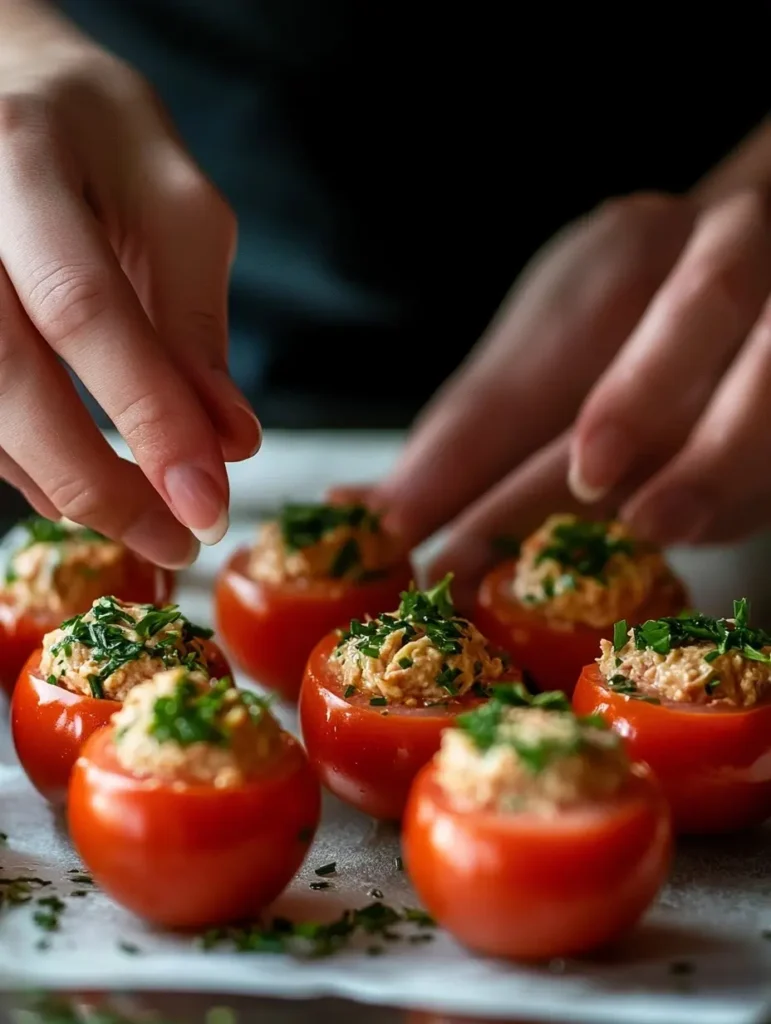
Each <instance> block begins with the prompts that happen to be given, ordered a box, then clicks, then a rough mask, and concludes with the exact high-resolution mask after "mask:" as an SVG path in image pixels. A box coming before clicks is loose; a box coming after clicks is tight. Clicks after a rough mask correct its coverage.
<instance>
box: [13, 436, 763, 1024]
mask: <svg viewBox="0 0 771 1024" xmlns="http://www.w3.org/2000/svg"><path fill="white" fill-rule="evenodd" d="M398 440H399V439H398V437H386V438H384V439H383V438H380V437H377V436H372V435H369V436H366V435H365V436H356V437H353V438H351V437H346V436H345V435H342V436H341V435H337V436H336V437H335V436H333V437H329V436H327V437H322V438H316V437H312V436H311V437H308V436H307V435H306V437H305V438H304V439H302V438H301V439H297V438H293V437H287V436H285V435H277V436H276V437H275V438H271V437H270V436H269V437H268V439H267V440H266V444H265V451H264V453H263V454H262V455H261V456H259V457H258V459H257V460H255V462H254V463H252V464H250V465H247V466H241V467H238V468H237V471H236V472H235V473H234V481H233V482H234V507H235V508H236V509H237V511H238V514H239V516H240V517H241V518H242V520H246V519H250V518H253V517H254V516H257V515H259V514H260V512H261V511H264V510H266V509H267V510H269V509H271V508H273V507H275V505H276V504H277V503H278V502H280V501H281V500H283V499H284V498H286V497H290V496H294V497H299V498H313V497H316V496H318V495H319V494H320V493H321V491H322V490H323V488H324V487H325V486H326V485H327V484H328V483H331V482H337V481H340V480H344V481H353V480H360V481H363V480H371V479H375V478H377V477H378V476H380V475H381V474H382V472H384V470H385V469H386V468H387V466H388V464H389V462H390V461H391V459H392V458H393V455H394V452H395V450H396V444H397V443H398ZM260 460H262V462H260ZM251 531H252V526H251V524H249V525H247V523H246V522H244V521H242V522H236V524H235V526H234V528H233V530H232V531H231V534H230V535H229V536H228V538H227V540H226V541H225V542H223V544H222V545H220V546H218V547H217V548H215V549H211V550H208V551H205V552H204V554H203V555H202V557H201V560H200V561H199V563H198V564H197V565H196V566H195V567H194V569H193V570H192V571H191V572H190V573H189V574H188V575H187V577H186V579H185V581H184V587H183V589H182V591H181V593H180V603H181V604H182V606H183V609H184V610H185V612H186V613H187V614H188V615H190V616H191V617H192V618H194V619H196V620H198V621H202V622H205V623H208V622H210V621H211V606H210V597H209V594H210V588H211V581H212V577H213V573H214V572H215V571H216V567H217V566H218V564H219V563H220V562H221V560H222V559H223V558H224V557H226V555H227V553H228V551H229V550H230V549H231V548H232V547H234V546H235V545H237V544H238V543H240V542H242V541H243V540H244V539H246V538H247V537H248V536H250V534H251ZM767 564H768V559H767V546H766V544H765V542H758V543H757V544H756V545H754V546H751V547H748V548H745V549H740V550H737V551H734V552H708V553H705V554H703V555H699V556H698V557H694V556H693V554H691V555H688V556H684V557H683V558H682V561H681V567H682V568H683V569H684V571H685V572H686V574H687V575H688V576H689V580H690V581H691V582H692V584H693V585H694V588H695V590H696V592H697V596H698V595H699V594H707V595H710V600H711V601H712V602H715V603H719V604H720V608H716V610H722V607H723V602H724V600H727V595H726V593H725V591H726V590H728V594H730V595H731V596H737V595H738V592H739V590H741V584H742V583H743V582H745V581H750V582H751V579H754V580H755V581H756V582H757V581H758V580H759V579H760V577H761V575H762V574H761V573H760V568H759V567H761V566H767ZM750 570H752V572H750ZM753 573H754V575H753ZM737 586H738V588H739V590H737V589H736V588H737ZM728 588H730V589H728ZM759 593H760V598H761V599H762V597H763V594H762V592H761V591H759ZM241 681H242V682H247V681H246V680H241ZM279 712H280V716H281V717H282V719H283V720H284V723H285V725H286V726H287V727H288V728H291V729H293V730H296V720H295V716H294V713H293V711H292V709H290V708H286V707H280V708H279ZM0 831H2V832H5V833H7V834H8V841H7V844H6V845H4V846H0V874H1V875H4V876H5V877H6V878H8V877H13V876H17V875H34V876H39V877H41V878H43V879H46V880H48V881H50V882H51V885H50V886H48V887H46V888H45V890H44V891H43V892H42V893H41V894H42V895H59V896H61V897H62V898H63V899H64V900H65V902H66V904H67V909H66V910H65V911H64V912H63V914H62V916H61V927H60V930H59V931H57V932H54V933H51V934H50V935H45V936H43V934H42V933H41V931H40V929H39V928H37V927H36V926H35V924H34V923H33V914H34V911H35V909H36V908H35V906H34V904H31V905H25V906H20V907H11V908H7V909H3V910H0V985H2V986H3V987H6V988H7V987H14V988H18V987H22V988H28V987H29V988H36V989H37V988H51V989H73V990H81V991H82V990H97V989H106V990H111V991H132V990H169V991H185V990H188V991H191V992H212V993H214V992H216V993H232V994H234V995H241V994H259V995H266V996H282V997H290V998H291V997H296V998H309V997H312V996H324V995H338V996H344V997H348V998H353V999H357V1000H360V1001H362V1002H365V1003H366V1002H372V1003H378V1004H379V1003H383V1004H389V1005H400V1006H409V1007H419V1008H424V1009H435V1010H437V1011H441V1012H444V1013H454V1014H459V1015H467V1016H474V1017H489V1018H499V1019H506V1018H512V1017H516V1018H518V1019H522V1018H524V1019H529V1020H560V1021H574V1020H575V1021H587V1022H593V1021H597V1022H599V1021H624V1022H628V1024H637V1022H639V1024H647V1022H649V1021H651V1022H652V1021H657V1022H659V1021H660V1022H670V1024H678V1022H681V1021H682V1022H688V1024H691V1022H692V1021H700V1022H705V1024H710V1022H715V1024H717V1022H720V1024H750V1022H760V1021H763V1020H766V1019H768V1018H769V1016H771V985H770V984H769V983H770V982H771V940H770V939H769V938H767V937H764V931H765V930H767V929H768V932H767V934H768V935H771V868H769V863H770V858H769V854H771V832H769V831H767V830H763V831H761V832H758V833H756V834H753V835H745V836H741V837H734V838H730V839H721V840H715V841H709V842H705V841H699V842H689V843H684V844H682V846H681V850H680V853H679V855H678V859H677V863H676V866H675V870H674V873H673V876H672V879H671V882H670V884H669V885H668V886H667V888H666V889H665V891H664V892H663V893H662V895H661V898H660V899H659V901H658V903H657V905H656V906H655V907H654V908H653V909H652V911H651V912H650V914H649V915H648V917H647V918H646V919H645V921H644V923H643V924H642V926H641V927H640V928H639V930H638V931H637V933H636V934H635V935H634V936H633V937H631V938H630V939H629V940H627V941H626V942H625V943H624V945H623V946H620V947H619V948H618V949H617V950H614V951H613V954H612V956H605V957H604V958H603V959H595V960H589V961H584V962H581V963H579V962H573V961H568V962H555V963H552V964H550V965H544V966H543V967H531V968H522V967H517V966H513V965H510V964H507V963H503V962H499V961H494V960H486V959H482V958H478V957H475V956H472V955H470V954H468V953H467V952H465V951H464V950H462V949H461V948H459V947H458V946H457V944H456V943H454V942H453V940H452V939H451V938H450V937H449V936H447V935H445V934H443V933H442V932H437V933H436V937H435V939H434V941H433V942H428V943H421V944H419V945H413V944H410V943H409V942H408V941H406V939H405V941H399V942H393V943H389V944H387V945H386V948H385V951H384V952H383V953H382V954H381V955H379V956H371V955H368V953H367V951H366V946H368V945H371V942H367V940H366V939H365V940H363V941H362V942H357V943H355V944H354V945H353V946H352V948H350V949H346V950H345V951H343V952H340V953H338V954H336V955H334V956H333V957H330V958H326V959H323V960H316V961H312V960H311V961H308V960H301V959H296V958H292V957H289V956H285V955H272V954H259V955H257V954H235V953H230V952H223V951H221V950H219V949H217V950H212V951H203V950H202V949H200V948H199V946H198V945H197V944H196V942H195V940H194V939H193V938H191V937H179V936H173V935H168V934H162V933H159V932H157V931H155V930H153V929H151V928H148V927H147V926H146V925H144V924H143V923H142V922H140V921H138V920H136V919H135V918H133V917H132V916H131V915H130V914H128V913H127V912H125V911H123V910H121V909H120V908H118V907H116V906H114V905H113V904H112V903H111V902H110V901H109V900H108V899H107V898H106V897H105V896H103V895H102V894H101V893H99V892H97V891H96V890H90V891H89V894H88V895H87V896H85V897H83V898H73V897H71V896H70V894H71V893H72V892H73V891H74V890H76V889H79V888H83V887H82V886H79V885H78V884H76V883H73V882H72V881H71V879H70V877H69V875H68V872H71V871H72V870H73V869H76V868H78V867H79V864H78V862H77V858H76V856H75V854H74V853H73V851H72V850H71V848H70V846H69V843H68V841H67V837H66V833H65V830H64V828H63V825H62V823H61V822H58V821H56V820H54V818H53V817H52V815H51V813H50V812H49V810H48V808H47V806H46V805H45V803H44V802H43V801H42V799H40V798H39V797H38V796H37V795H36V794H35V792H34V791H33V790H32V789H31V787H30V786H29V785H28V784H27V782H26V780H25V778H24V777H23V774H22V772H21V771H20V769H19V767H18V765H17V763H16V761H15V757H14V754H13V751H12V745H11V743H10V739H9V736H8V732H7V715H6V713H5V709H4V708H1V709H0ZM398 854H399V844H398V836H397V835H396V833H395V831H394V830H393V829H390V828H384V827H382V826H380V827H378V826H375V825H374V824H373V823H372V822H371V821H370V820H369V819H367V818H365V817H363V816H361V815H359V814H357V813H355V812H353V811H350V810H349V809H347V808H345V807H344V806H343V805H341V804H340V803H339V802H338V801H337V800H335V799H332V798H329V799H327V800H326V801H325V812H324V821H323V826H322V829H321V831H320V834H319V836H318V838H317V840H316V843H315V845H314V847H313V849H312V850H311V852H310V855H309V857H308V860H307V863H306V865H305V867H304V868H303V870H302V871H301V872H300V874H299V876H298V877H297V879H295V881H294V883H293V884H292V886H291V887H290V889H289V890H288V891H287V893H286V894H285V895H284V896H283V897H282V898H281V900H280V901H279V902H278V904H277V906H276V907H275V908H274V911H275V912H276V913H281V914H284V915H286V916H289V917H296V918H298V919H303V920H308V919H318V920H325V919H331V918H333V917H335V916H336V915H337V914H338V913H339V912H340V910H341V909H342V908H343V907H362V906H365V905H366V904H367V903H369V902H371V901H372V896H371V892H372V890H373V888H376V889H378V890H380V891H381V892H382V894H383V897H384V899H385V901H386V902H387V903H389V904H391V905H394V906H402V905H404V906H415V905H417V902H418V901H417V900H416V897H415V895H414V893H413V892H412V891H411V889H410V886H409V881H408V879H407V877H406V875H405V874H404V872H402V871H400V870H399V869H398V866H397V857H398ZM331 861H335V862H336V864H337V870H336V872H335V874H334V875H330V876H328V878H327V880H328V881H329V882H330V883H331V885H330V888H329V889H327V890H324V891H321V892H316V891H312V890H311V889H310V888H309V886H310V883H311V882H312V881H314V880H316V881H317V880H318V879H317V877H316V875H315V874H314V869H315V868H316V867H318V866H320V865H322V864H326V863H329V862H331ZM405 934H406V933H405ZM41 937H43V938H45V939H46V940H47V941H48V942H49V945H48V948H46V949H39V948H38V946H39V943H40V941H41ZM131 947H133V948H134V950H135V951H132V952H127V948H131ZM137 950H138V951H137Z"/></svg>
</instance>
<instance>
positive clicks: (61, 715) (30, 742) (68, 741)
mask: <svg viewBox="0 0 771 1024" xmlns="http://www.w3.org/2000/svg"><path fill="white" fill-rule="evenodd" d="M203 646H204V649H205V650H206V654H207V658H208V662H209V668H210V671H211V673H212V675H213V676H215V677H217V678H219V677H221V676H227V675H230V666H229V664H228V662H227V659H226V658H225V656H224V655H223V654H222V652H221V651H220V650H219V648H218V647H217V645H216V644H215V643H213V642H212V641H211V640H205V641H203ZM40 653H41V652H40V651H39V650H38V651H35V652H34V653H33V654H32V655H30V657H29V659H28V661H27V663H26V665H25V666H24V667H23V668H22V671H21V673H20V674H19V679H18V682H17V683H16V686H15V688H14V691H13V697H12V698H11V735H12V736H13V743H14V746H15V748H16V754H17V756H18V758H19V761H20V762H21V766H22V768H23V769H24V771H25V772H26V774H27V776H28V778H29V780H30V782H31V783H32V785H33V786H34V787H35V789H37V790H38V792H39V793H41V794H42V795H43V796H44V797H45V798H46V800H48V801H49V803H51V804H53V805H55V806H62V805H63V804H64V803H65V802H66V798H67V786H68V784H69V779H70V773H71V771H72V768H73V765H74V764H75V761H76V760H77V759H78V757H79V756H80V751H81V749H82V747H83V744H84V743H85V741H86V740H87V739H88V737H89V736H90V735H91V734H92V733H93V732H95V731H96V730H97V729H100V728H101V727H102V726H104V725H107V724H108V723H109V721H110V718H111V717H112V715H113V714H114V713H115V712H116V711H119V710H120V707H121V704H120V702H119V701H114V700H106V699H104V698H101V699H97V698H95V697H87V696H84V695H83V694H79V693H72V692H71V691H70V690H67V689H65V688H64V687H62V686H53V685H52V684H51V683H47V682H46V681H45V679H43V678H42V677H41V675H40Z"/></svg>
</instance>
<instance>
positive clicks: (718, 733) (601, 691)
mask: <svg viewBox="0 0 771 1024" xmlns="http://www.w3.org/2000/svg"><path fill="white" fill-rule="evenodd" d="M573 707H574V709H575V711H576V713H577V714H581V715H586V714H598V715H602V717H603V718H604V719H605V721H606V722H607V723H608V724H609V725H610V726H612V727H613V728H614V729H615V730H616V731H617V732H618V733H620V734H621V736H623V737H624V740H625V742H626V745H627V747H628V749H629V751H630V754H631V756H632V757H634V758H635V759H637V760H641V761H646V762H647V763H648V764H649V765H650V766H651V768H652V769H653V771H654V772H655V773H656V775H657V776H658V778H659V780H660V782H661V785H662V787H663V790H664V793H665V794H666V796H667V799H668V800H669V802H670V804H671V806H672V813H673V818H674V824H675V830H676V831H677V832H679V833H691V834H708V833H718V832H732V831H737V830H739V829H743V828H749V827H751V826H754V825H759V824H761V823H762V822H764V821H765V820H766V819H767V818H769V817H771V703H765V704H761V705H759V706H756V707H753V708H748V709H742V708H735V709H733V708H725V707H720V706H719V705H715V706H713V707H710V706H709V705H706V706H701V707H699V706H694V705H690V706H688V705H682V704H676V703H673V702H668V703H661V704H650V703H648V702H646V701H641V700H636V699H635V698H634V697H628V696H625V695H624V694H620V693H613V692H612V691H611V690H609V689H608V688H607V687H606V686H605V683H604V680H603V677H602V674H601V672H600V670H599V668H598V666H597V665H596V664H592V665H588V666H587V667H586V668H584V670H583V672H582V673H581V677H580V679H579V680H578V684H577V686H576V689H575V693H574V694H573Z"/></svg>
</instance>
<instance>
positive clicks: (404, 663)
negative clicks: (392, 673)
mask: <svg viewBox="0 0 771 1024" xmlns="http://www.w3.org/2000/svg"><path fill="white" fill-rule="evenodd" d="M397 664H398V665H399V668H403V669H408V668H412V664H413V662H412V658H399V661H398V662H397Z"/></svg>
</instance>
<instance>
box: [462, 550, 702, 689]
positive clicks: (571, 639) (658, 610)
mask: <svg viewBox="0 0 771 1024" xmlns="http://www.w3.org/2000/svg"><path fill="white" fill-rule="evenodd" d="M516 568H517V563H516V561H508V562H503V563H502V564H501V565H499V566H497V567H496V568H495V569H493V570H492V571H491V572H490V573H488V575H487V576H486V577H485V578H484V579H483V581H482V583H481V585H480V588H479V592H478V594H477V600H476V606H475V608H474V613H473V616H472V619H473V621H474V623H475V624H476V626H477V627H478V628H479V629H480V630H481V632H482V633H484V635H485V636H486V637H487V638H488V640H490V641H491V643H493V644H496V645H497V646H499V647H501V648H502V649H503V650H505V651H507V652H508V653H509V654H510V655H511V657H512V658H513V660H514V661H515V663H516V664H517V665H518V666H519V667H520V668H521V669H522V670H523V672H526V673H527V674H528V675H529V676H530V677H531V678H532V680H533V682H534V683H535V685H536V686H537V687H538V689H540V690H562V691H563V692H564V693H566V694H567V695H568V696H569V695H570V694H571V693H572V692H573V687H574V686H575V682H576V679H578V676H579V674H580V672H581V669H582V668H583V667H584V665H588V664H590V663H591V662H592V661H593V660H594V659H595V658H597V657H599V654H600V640H604V639H608V638H609V637H611V636H612V635H613V626H612V625H611V626H609V627H608V628H607V629H593V628H590V627H589V626H584V625H581V624H580V623H579V624H576V625H570V624H565V625H564V628H561V627H562V624H560V626H559V627H558V626H557V625H555V624H554V623H552V622H550V621H549V620H548V619H545V618H544V617H543V616H542V615H539V614H538V613H537V612H535V611H532V610H530V609H528V608H526V607H524V605H522V604H521V603H520V602H519V601H517V600H516V599H515V598H514V597H513V596H512V595H513V586H514V577H515V574H516ZM686 603H687V597H686V593H685V590H684V589H683V588H682V586H681V585H680V584H679V583H676V584H673V586H672V587H670V588H666V589H662V591H661V593H659V594H657V595H655V596H654V597H653V598H652V599H651V601H650V602H648V603H647V604H646V605H645V606H644V607H643V608H640V609H639V610H638V614H637V615H636V616H635V620H636V621H638V622H644V621H645V620H646V619H658V618H663V617H664V616H668V615H677V614H678V613H679V612H681V611H682V610H683V608H684V607H685V605H686ZM629 624H630V626H631V625H633V622H632V620H631V619H630V622H629Z"/></svg>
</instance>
